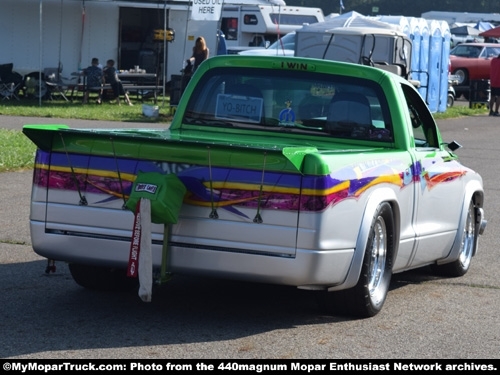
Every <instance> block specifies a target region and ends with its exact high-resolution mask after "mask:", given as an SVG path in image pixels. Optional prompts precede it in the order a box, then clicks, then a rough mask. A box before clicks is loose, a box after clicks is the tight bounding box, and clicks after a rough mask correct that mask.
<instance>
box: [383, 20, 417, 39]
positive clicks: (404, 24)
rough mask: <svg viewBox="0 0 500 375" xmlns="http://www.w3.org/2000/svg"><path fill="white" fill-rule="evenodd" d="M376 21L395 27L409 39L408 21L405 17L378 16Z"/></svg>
mask: <svg viewBox="0 0 500 375" xmlns="http://www.w3.org/2000/svg"><path fill="white" fill-rule="evenodd" d="M376 19H377V20H378V21H381V22H385V23H388V24H391V25H395V26H397V27H398V29H399V30H400V31H401V32H403V33H404V34H406V36H407V37H409V38H410V21H409V20H408V18H407V17H405V16H378V17H376Z"/></svg>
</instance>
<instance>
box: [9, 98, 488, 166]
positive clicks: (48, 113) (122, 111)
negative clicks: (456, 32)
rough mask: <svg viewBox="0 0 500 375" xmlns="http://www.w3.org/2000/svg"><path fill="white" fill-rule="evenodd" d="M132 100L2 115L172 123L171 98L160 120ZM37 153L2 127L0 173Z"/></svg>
mask: <svg viewBox="0 0 500 375" xmlns="http://www.w3.org/2000/svg"><path fill="white" fill-rule="evenodd" d="M131 99H132V101H133V102H134V103H135V105H134V106H132V107H130V106H128V105H125V104H122V105H121V106H118V105H116V104H114V103H108V102H104V103H103V104H101V105H98V104H95V100H91V101H90V103H89V104H86V105H83V104H82V102H81V96H80V97H78V98H76V99H75V101H74V102H72V103H68V102H66V101H63V100H44V101H42V103H41V105H40V102H39V101H38V100H32V99H26V98H21V100H19V101H18V100H4V101H0V116H1V115H9V116H30V117H44V118H72V119H83V120H106V121H118V122H120V121H126V122H134V121H135V122H151V123H166V124H168V123H170V121H171V119H172V117H171V116H170V106H169V98H168V97H167V98H166V99H165V100H163V98H158V105H159V106H160V116H159V117H158V118H157V119H152V118H148V117H145V116H143V115H142V105H141V102H140V101H137V100H134V99H135V98H134V97H133V96H132V97H131ZM145 103H146V104H149V105H153V102H152V101H146V102H145ZM485 113H487V109H469V107H468V106H463V105H455V106H453V107H452V108H449V109H448V110H447V111H446V112H444V113H436V114H434V117H435V118H436V119H437V120H440V119H449V118H456V117H463V116H474V115H480V114H485ZM0 121H1V118H0ZM34 152H35V145H34V144H33V143H31V141H30V140H29V139H28V138H27V137H26V136H24V135H23V134H22V132H21V130H6V129H1V124H0V172H6V171H14V170H20V169H25V168H32V167H33V159H34V158H33V155H34Z"/></svg>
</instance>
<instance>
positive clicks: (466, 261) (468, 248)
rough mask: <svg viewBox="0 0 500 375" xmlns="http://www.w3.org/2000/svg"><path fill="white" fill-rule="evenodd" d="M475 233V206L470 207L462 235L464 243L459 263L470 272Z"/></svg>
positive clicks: (461, 247) (461, 246)
mask: <svg viewBox="0 0 500 375" xmlns="http://www.w3.org/2000/svg"><path fill="white" fill-rule="evenodd" d="M474 242H475V231H474V206H472V204H471V205H470V206H469V210H468V211H467V218H466V220H465V226H464V230H463V233H462V243H461V245H460V255H459V257H458V262H460V266H461V268H462V269H465V270H468V269H469V266H470V262H471V259H472V254H473V252H474Z"/></svg>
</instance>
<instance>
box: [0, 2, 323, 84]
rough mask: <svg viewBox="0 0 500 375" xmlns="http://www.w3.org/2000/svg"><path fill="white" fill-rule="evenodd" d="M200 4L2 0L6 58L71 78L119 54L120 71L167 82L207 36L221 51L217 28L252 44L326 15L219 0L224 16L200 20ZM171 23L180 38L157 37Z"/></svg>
mask: <svg viewBox="0 0 500 375" xmlns="http://www.w3.org/2000/svg"><path fill="white" fill-rule="evenodd" d="M195 1H197V0H195ZM193 3H194V2H193V1H183V0H169V1H166V0H146V1H138V0H137V1H114V0H2V1H1V2H0V51H1V54H0V65H1V64H9V63H12V64H13V65H14V68H13V69H14V71H15V72H17V73H19V74H21V75H22V76H25V77H26V76H30V75H31V76H34V77H35V76H36V75H37V74H39V73H40V72H43V70H44V69H45V68H56V69H57V68H58V67H59V68H60V69H62V71H61V76H62V77H63V78H64V79H65V80H68V81H70V80H72V79H76V78H75V77H76V74H75V73H77V72H78V71H79V70H81V69H84V68H85V67H87V66H88V65H90V61H91V59H92V58H93V57H97V58H99V60H100V62H101V63H103V64H104V63H105V61H106V60H107V59H114V60H115V61H116V63H117V64H116V66H117V68H118V69H121V70H129V69H131V68H133V67H135V66H136V65H138V66H139V67H140V68H141V69H144V70H146V71H147V72H148V73H156V74H157V77H159V79H163V78H164V79H165V82H168V81H170V79H171V75H173V74H179V73H180V71H181V70H182V69H183V67H184V63H185V61H186V59H187V58H189V57H190V56H191V53H192V47H193V46H194V41H195V39H196V38H197V37H198V36H200V35H201V36H204V37H205V39H206V41H207V46H208V48H209V49H210V55H211V56H214V55H215V54H216V51H217V30H218V29H223V31H224V32H225V34H226V37H227V45H228V47H229V48H231V47H232V48H236V47H237V46H245V47H246V48H248V44H249V43H250V41H251V39H252V38H253V37H254V36H262V37H263V38H264V39H266V40H270V41H272V40H274V39H276V38H277V37H278V35H280V34H281V35H283V34H286V33H287V32H289V31H290V30H292V29H296V28H297V27H301V26H302V23H304V22H315V21H316V22H319V21H323V20H324V18H323V12H322V11H321V9H319V8H307V7H288V6H286V4H285V3H284V2H283V1H282V0H229V1H224V0H212V2H211V3H210V4H212V3H213V4H216V5H217V6H220V7H222V9H223V10H222V14H221V18H220V19H219V20H214V21H206V20H203V21H201V20H193V19H192V15H191V11H192V8H193ZM207 4H208V3H207ZM210 4H209V5H210ZM235 18H236V19H235ZM231 25H236V28H235V29H234V30H233V28H231V27H229V26H231ZM167 29H169V30H172V31H174V32H175V39H173V40H171V41H164V40H158V38H157V37H158V35H159V34H160V35H161V33H158V31H166V30H167ZM167 34H168V33H167ZM155 37H156V38H155ZM164 61H166V64H164V63H163V62H164Z"/></svg>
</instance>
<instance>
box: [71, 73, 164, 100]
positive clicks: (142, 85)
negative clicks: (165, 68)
mask: <svg viewBox="0 0 500 375" xmlns="http://www.w3.org/2000/svg"><path fill="white" fill-rule="evenodd" d="M118 78H119V79H120V81H122V84H123V88H124V90H125V91H128V92H135V94H136V95H137V98H139V97H140V99H141V101H143V99H144V95H143V93H144V92H148V91H151V92H153V94H154V102H155V103H156V101H157V96H158V92H160V91H161V90H162V89H163V87H162V86H160V85H158V82H157V80H156V74H155V73H135V72H121V73H118ZM85 84H86V82H85V76H83V83H80V84H78V87H77V89H78V91H85ZM99 89H103V90H110V89H111V86H110V85H109V84H105V85H102V86H101V87H92V88H91V90H92V91H98V90H99ZM71 98H72V99H73V92H72V94H71Z"/></svg>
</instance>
